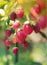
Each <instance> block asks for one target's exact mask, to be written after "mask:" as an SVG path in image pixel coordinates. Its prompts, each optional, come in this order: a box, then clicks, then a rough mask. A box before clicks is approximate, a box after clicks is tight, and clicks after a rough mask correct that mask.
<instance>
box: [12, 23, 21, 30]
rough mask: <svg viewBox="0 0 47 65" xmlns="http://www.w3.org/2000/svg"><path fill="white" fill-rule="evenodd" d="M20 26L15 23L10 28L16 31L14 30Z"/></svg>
mask: <svg viewBox="0 0 47 65" xmlns="http://www.w3.org/2000/svg"><path fill="white" fill-rule="evenodd" d="M19 26H20V23H19V22H15V23H14V24H13V26H12V28H14V29H16V28H19Z"/></svg>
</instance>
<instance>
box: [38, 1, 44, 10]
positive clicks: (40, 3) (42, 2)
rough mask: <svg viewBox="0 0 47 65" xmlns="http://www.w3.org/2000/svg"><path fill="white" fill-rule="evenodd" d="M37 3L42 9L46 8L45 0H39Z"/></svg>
mask: <svg viewBox="0 0 47 65" xmlns="http://www.w3.org/2000/svg"><path fill="white" fill-rule="evenodd" d="M37 4H38V5H39V7H40V9H41V10H43V9H45V2H44V0H38V1H37Z"/></svg>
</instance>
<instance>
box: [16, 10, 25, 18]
mask: <svg viewBox="0 0 47 65" xmlns="http://www.w3.org/2000/svg"><path fill="white" fill-rule="evenodd" d="M23 16H24V11H23V9H18V10H17V17H18V18H23Z"/></svg>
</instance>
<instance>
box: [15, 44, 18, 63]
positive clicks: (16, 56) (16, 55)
mask: <svg viewBox="0 0 47 65" xmlns="http://www.w3.org/2000/svg"><path fill="white" fill-rule="evenodd" d="M16 47H18V43H16ZM17 62H18V53H17V54H15V63H17Z"/></svg>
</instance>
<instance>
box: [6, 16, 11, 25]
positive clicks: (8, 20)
mask: <svg viewBox="0 0 47 65" xmlns="http://www.w3.org/2000/svg"><path fill="white" fill-rule="evenodd" d="M6 22H7V24H8V25H9V22H10V17H9V16H8V19H7V20H6Z"/></svg>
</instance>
